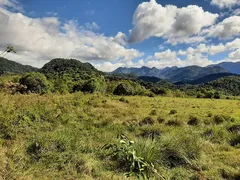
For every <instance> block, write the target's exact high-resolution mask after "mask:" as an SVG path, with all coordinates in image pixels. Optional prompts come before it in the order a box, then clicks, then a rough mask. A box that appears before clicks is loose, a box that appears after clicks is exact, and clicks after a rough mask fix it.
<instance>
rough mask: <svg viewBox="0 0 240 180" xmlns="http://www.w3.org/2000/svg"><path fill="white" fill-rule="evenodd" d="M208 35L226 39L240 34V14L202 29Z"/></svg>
mask: <svg viewBox="0 0 240 180" xmlns="http://www.w3.org/2000/svg"><path fill="white" fill-rule="evenodd" d="M203 33H205V34H207V36H209V37H218V38H220V39H227V38H231V37H234V36H238V35H240V16H231V17H229V18H226V19H224V20H223V21H222V22H220V23H218V24H217V25H215V26H212V27H211V28H209V29H207V30H205V31H203Z"/></svg>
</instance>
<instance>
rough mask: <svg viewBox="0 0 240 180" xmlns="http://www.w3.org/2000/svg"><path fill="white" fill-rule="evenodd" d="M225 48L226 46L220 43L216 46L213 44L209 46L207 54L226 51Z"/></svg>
mask: <svg viewBox="0 0 240 180" xmlns="http://www.w3.org/2000/svg"><path fill="white" fill-rule="evenodd" d="M226 49H227V48H226V47H225V46H224V45H223V44H222V43H220V44H218V45H216V46H214V45H213V46H211V47H210V48H209V54H211V55H215V54H218V53H220V52H224V51H226Z"/></svg>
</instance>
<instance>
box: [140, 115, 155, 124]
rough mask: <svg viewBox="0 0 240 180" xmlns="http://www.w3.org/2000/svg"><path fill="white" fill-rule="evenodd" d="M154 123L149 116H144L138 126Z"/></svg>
mask: <svg viewBox="0 0 240 180" xmlns="http://www.w3.org/2000/svg"><path fill="white" fill-rule="evenodd" d="M153 124H154V120H153V119H152V118H151V117H145V118H144V119H143V120H142V121H141V122H140V123H139V125H140V126H144V125H153Z"/></svg>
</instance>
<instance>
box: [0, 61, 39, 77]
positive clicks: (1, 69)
mask: <svg viewBox="0 0 240 180" xmlns="http://www.w3.org/2000/svg"><path fill="white" fill-rule="evenodd" d="M34 71H38V69H37V68H35V67H32V66H28V65H22V64H19V63H17V62H14V61H10V60H8V59H5V58H2V57H0V75H3V74H6V73H14V74H21V73H26V72H34Z"/></svg>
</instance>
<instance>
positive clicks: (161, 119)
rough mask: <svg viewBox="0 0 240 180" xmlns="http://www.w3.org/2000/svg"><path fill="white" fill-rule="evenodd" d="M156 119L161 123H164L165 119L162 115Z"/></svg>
mask: <svg viewBox="0 0 240 180" xmlns="http://www.w3.org/2000/svg"><path fill="white" fill-rule="evenodd" d="M157 121H158V123H159V124H161V123H164V121H165V119H164V118H162V117H158V118H157Z"/></svg>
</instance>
